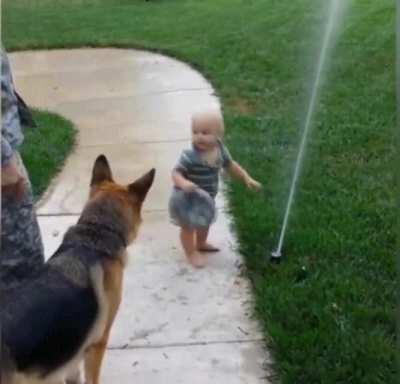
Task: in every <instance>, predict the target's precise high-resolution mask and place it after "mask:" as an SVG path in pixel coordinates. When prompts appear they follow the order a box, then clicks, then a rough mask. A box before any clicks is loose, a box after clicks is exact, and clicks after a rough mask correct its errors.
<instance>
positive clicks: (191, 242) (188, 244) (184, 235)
mask: <svg viewBox="0 0 400 384" xmlns="http://www.w3.org/2000/svg"><path fill="white" fill-rule="evenodd" d="M181 243H182V247H183V250H184V251H185V254H186V257H187V258H188V260H189V262H190V263H191V264H192V265H193V266H194V267H196V268H202V267H204V266H205V264H206V260H205V258H204V257H203V256H202V255H200V254H199V253H198V252H197V250H196V231H195V230H194V229H190V228H183V227H182V228H181Z"/></svg>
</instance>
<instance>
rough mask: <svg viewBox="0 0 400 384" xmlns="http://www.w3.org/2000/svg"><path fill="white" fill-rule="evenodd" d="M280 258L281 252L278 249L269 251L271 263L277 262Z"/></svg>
mask: <svg viewBox="0 0 400 384" xmlns="http://www.w3.org/2000/svg"><path fill="white" fill-rule="evenodd" d="M281 260H282V254H281V252H280V251H279V250H276V251H273V252H271V259H270V261H271V263H275V264H279V263H280V262H281Z"/></svg>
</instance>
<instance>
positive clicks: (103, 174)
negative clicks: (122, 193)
mask: <svg viewBox="0 0 400 384" xmlns="http://www.w3.org/2000/svg"><path fill="white" fill-rule="evenodd" d="M112 180H113V178H112V173H111V168H110V165H109V164H108V160H107V158H106V157H105V156H104V155H100V156H98V157H97V159H96V161H95V162H94V166H93V171H92V180H91V182H90V186H91V187H93V186H95V185H98V184H100V183H102V182H103V181H112Z"/></svg>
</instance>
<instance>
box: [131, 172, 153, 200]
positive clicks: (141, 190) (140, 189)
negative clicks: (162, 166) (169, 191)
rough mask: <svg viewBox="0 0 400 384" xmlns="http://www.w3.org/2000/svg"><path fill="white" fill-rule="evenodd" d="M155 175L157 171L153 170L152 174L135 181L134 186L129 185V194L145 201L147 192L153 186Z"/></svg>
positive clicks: (149, 173)
mask: <svg viewBox="0 0 400 384" xmlns="http://www.w3.org/2000/svg"><path fill="white" fill-rule="evenodd" d="M155 174H156V170H155V169H154V168H153V169H152V170H151V171H150V172H147V173H146V174H145V175H143V176H142V177H140V178H139V179H137V180H136V181H134V182H133V183H132V184H129V186H128V190H129V192H130V193H133V194H134V195H136V196H137V197H138V198H139V200H140V201H144V199H145V198H146V195H147V192H148V191H149V189H150V187H151V185H152V184H153V181H154V176H155Z"/></svg>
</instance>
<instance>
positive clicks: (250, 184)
mask: <svg viewBox="0 0 400 384" xmlns="http://www.w3.org/2000/svg"><path fill="white" fill-rule="evenodd" d="M228 172H229V174H230V175H232V176H234V177H237V178H238V179H240V180H242V181H243V183H245V184H246V186H247V188H249V189H253V190H256V191H260V190H261V188H262V185H261V184H260V183H259V182H258V181H256V180H254V179H253V178H252V177H250V175H249V174H248V173H247V171H246V170H245V169H243V168H242V167H241V166H240V165H239V164H238V163H237V162H236V161H234V160H232V162H231V164H230V166H229V168H228Z"/></svg>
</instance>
